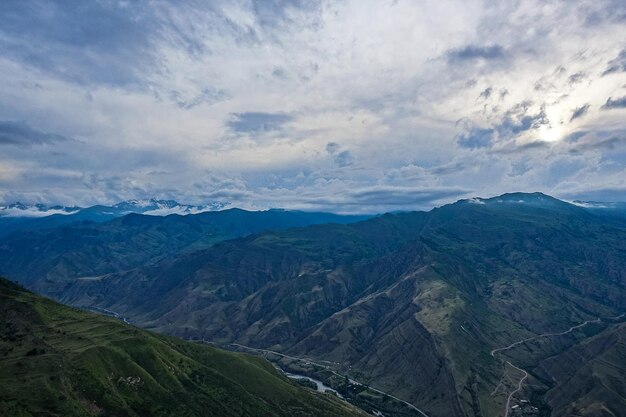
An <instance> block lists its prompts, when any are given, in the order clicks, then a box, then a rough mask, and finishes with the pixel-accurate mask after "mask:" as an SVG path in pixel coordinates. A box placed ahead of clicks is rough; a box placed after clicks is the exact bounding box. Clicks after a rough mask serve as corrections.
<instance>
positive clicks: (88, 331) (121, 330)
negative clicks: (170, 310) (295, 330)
mask: <svg viewBox="0 0 626 417" xmlns="http://www.w3.org/2000/svg"><path fill="white" fill-rule="evenodd" d="M0 332H1V333H0V387H2V388H1V389H0V415H1V416H11V417H19V416H63V417H71V416H117V417H120V416H133V417H134V416H216V417H217V416H219V417H227V416H251V417H252V416H255V417H256V416H285V417H287V416H338V417H339V416H346V417H348V416H358V415H364V414H363V413H362V412H360V411H359V410H357V409H355V408H353V407H351V406H349V405H348V404H347V403H345V402H343V401H341V400H339V399H336V398H335V397H333V396H331V395H329V394H318V393H316V392H314V391H312V390H308V389H305V388H302V387H300V386H298V385H295V384H294V383H292V382H290V381H289V380H288V379H287V378H286V377H284V376H282V375H280V374H279V372H278V371H276V370H275V369H274V368H273V366H272V365H270V364H269V363H268V362H266V361H265V360H262V359H260V358H256V357H252V356H248V355H244V354H236V353H228V352H225V351H222V350H219V349H216V348H212V347H209V346H206V345H200V344H196V343H191V342H185V341H181V340H178V339H175V338H172V337H166V336H160V335H156V334H153V333H150V332H147V331H144V330H140V329H138V328H135V327H132V326H129V325H125V324H122V323H120V322H119V321H117V320H115V319H112V318H108V317H103V316H99V315H96V314H92V313H87V312H84V311H80V310H76V309H73V308H70V307H65V306H62V305H60V304H57V303H55V302H53V301H51V300H49V299H46V298H42V297H39V296H37V295H35V294H33V293H30V292H28V291H26V290H23V289H22V288H21V287H18V286H16V285H14V284H12V283H10V282H9V281H6V280H4V279H2V278H0Z"/></svg>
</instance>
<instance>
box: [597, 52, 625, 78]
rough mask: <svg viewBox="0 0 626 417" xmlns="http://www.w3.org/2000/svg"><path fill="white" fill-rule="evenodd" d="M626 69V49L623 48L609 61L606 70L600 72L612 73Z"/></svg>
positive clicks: (604, 73)
mask: <svg viewBox="0 0 626 417" xmlns="http://www.w3.org/2000/svg"><path fill="white" fill-rule="evenodd" d="M625 71H626V49H623V50H622V51H621V52H620V53H619V55H618V56H617V57H616V58H615V59H612V60H611V61H609V63H608V65H607V68H606V70H605V71H604V72H603V73H602V75H608V74H614V73H617V72H625Z"/></svg>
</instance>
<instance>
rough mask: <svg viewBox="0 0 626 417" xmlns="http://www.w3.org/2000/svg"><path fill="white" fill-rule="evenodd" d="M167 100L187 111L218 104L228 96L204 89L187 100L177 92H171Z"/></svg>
mask: <svg viewBox="0 0 626 417" xmlns="http://www.w3.org/2000/svg"><path fill="white" fill-rule="evenodd" d="M169 98H170V100H171V101H172V102H173V103H176V105H177V106H178V107H180V108H181V109H185V110H189V109H192V108H194V107H197V106H200V105H203V104H207V105H211V104H215V103H217V102H220V101H222V100H224V99H226V98H228V94H226V93H225V92H224V91H222V90H215V89H210V88H205V89H203V90H202V91H201V92H200V94H197V95H195V96H193V97H189V98H187V97H184V96H183V94H182V93H180V92H179V91H171V92H170V94H169Z"/></svg>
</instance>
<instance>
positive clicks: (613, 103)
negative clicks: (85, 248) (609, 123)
mask: <svg viewBox="0 0 626 417" xmlns="http://www.w3.org/2000/svg"><path fill="white" fill-rule="evenodd" d="M624 108H626V96H624V97H618V98H616V99H614V98H613V97H609V98H608V100H607V101H606V103H604V105H603V106H602V109H604V110H609V109H624Z"/></svg>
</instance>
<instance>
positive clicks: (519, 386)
mask: <svg viewBox="0 0 626 417" xmlns="http://www.w3.org/2000/svg"><path fill="white" fill-rule="evenodd" d="M625 314H626V313H622V314H620V315H619V316H615V317H605V318H604V319H602V318H600V317H598V318H596V319H593V320H586V321H584V322H582V323H580V324H577V325H575V326H572V327H570V328H569V329H567V330H565V331H562V332H558V333H542V334H539V335H537V336H533V337H528V338H526V339H522V340H518V341H517V342H514V343H511V344H510V345H508V346H505V347H501V348H497V349H493V350H492V351H491V352H490V354H491V356H492V357H494V358H495V357H496V353H499V352H504V351H507V350H509V349H513V348H514V347H517V346H520V345H523V344H524V343H526V342H530V341H532V340H537V339H541V338H544V337H554V336H564V335H566V334H568V333H571V332H573V331H574V330H576V329H580V328H582V327H585V326H586V325H588V324H590V323H601V322H602V320H619V319H621V318H623V317H624V315H625ZM500 360H501V361H503V362H504V363H505V364H508V365H510V366H511V367H512V368H514V369H517V370H518V371H520V372H522V373H523V374H524V376H523V377H522V378H521V379H520V380H519V382H518V384H517V388H516V389H515V390H513V391H512V392H511V393H510V394H509V396H508V397H507V399H506V408H505V410H504V417H509V412H510V410H511V401H512V400H513V398H514V397H515V394H517V393H518V392H520V391H521V390H522V387H523V385H524V381H525V380H526V379H528V372H526V371H525V370H524V369H522V368H519V367H517V366H515V365H513V364H512V363H511V362H510V361H505V360H503V359H500ZM505 372H506V371H505ZM503 378H504V377H503ZM496 389H497V387H496ZM494 392H495V391H494Z"/></svg>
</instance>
